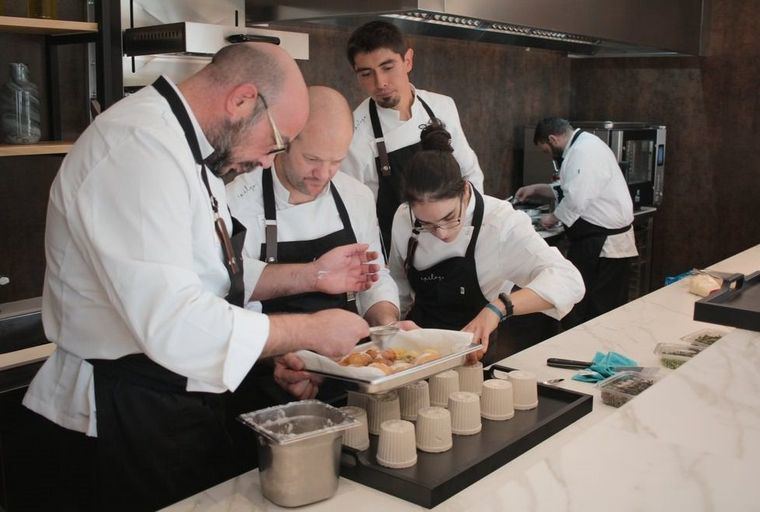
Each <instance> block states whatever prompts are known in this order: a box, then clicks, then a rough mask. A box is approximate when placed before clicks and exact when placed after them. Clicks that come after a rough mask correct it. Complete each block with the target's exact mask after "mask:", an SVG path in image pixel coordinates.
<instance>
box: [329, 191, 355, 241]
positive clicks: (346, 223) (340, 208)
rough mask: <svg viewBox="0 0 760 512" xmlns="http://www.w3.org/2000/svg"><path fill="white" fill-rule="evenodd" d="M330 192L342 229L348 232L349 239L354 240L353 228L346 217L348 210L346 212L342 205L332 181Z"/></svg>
mask: <svg viewBox="0 0 760 512" xmlns="http://www.w3.org/2000/svg"><path fill="white" fill-rule="evenodd" d="M330 192H331V193H332V196H333V201H335V207H336V208H337V209H338V216H340V220H341V222H342V223H343V229H345V230H346V231H348V232H349V233H350V234H351V237H353V238H356V234H355V233H354V228H353V226H352V225H351V218H350V217H349V216H348V210H346V205H345V204H344V203H343V199H341V197H340V194H339V193H338V189H337V188H336V187H335V185H334V184H333V182H332V181H330Z"/></svg>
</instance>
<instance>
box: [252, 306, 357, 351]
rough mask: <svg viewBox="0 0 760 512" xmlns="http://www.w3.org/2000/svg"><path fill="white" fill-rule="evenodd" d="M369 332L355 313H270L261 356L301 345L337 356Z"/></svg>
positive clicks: (327, 311)
mask: <svg viewBox="0 0 760 512" xmlns="http://www.w3.org/2000/svg"><path fill="white" fill-rule="evenodd" d="M367 336H369V325H368V324H367V322H366V321H365V320H364V319H363V318H362V317H360V316H359V315H357V314H355V313H351V312H349V311H346V310H343V309H325V310H323V311H318V312H316V313H312V314H295V315H288V314H283V315H270V316H269V337H268V338H267V343H266V345H265V346H264V350H263V351H262V353H261V357H262V358H263V357H272V356H277V355H282V354H287V353H288V352H295V351H297V350H301V349H305V350H312V351H314V352H317V353H319V354H322V355H323V356H327V357H341V356H344V355H346V354H348V353H349V352H351V349H353V348H354V346H355V345H356V343H357V342H358V341H359V340H360V339H362V338H366V337H367Z"/></svg>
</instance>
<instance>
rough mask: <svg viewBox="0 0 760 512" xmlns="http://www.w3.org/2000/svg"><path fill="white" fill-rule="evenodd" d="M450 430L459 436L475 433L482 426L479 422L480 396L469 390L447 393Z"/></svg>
mask: <svg viewBox="0 0 760 512" xmlns="http://www.w3.org/2000/svg"><path fill="white" fill-rule="evenodd" d="M449 411H450V412H451V432H452V433H454V434H457V435H460V436H471V435H473V434H477V433H478V432H480V430H481V429H482V428H483V424H482V423H481V422H480V397H478V395H476V394H475V393H470V392H469V391H454V392H453V393H451V394H450V395H449Z"/></svg>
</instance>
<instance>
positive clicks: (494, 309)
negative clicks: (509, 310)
mask: <svg viewBox="0 0 760 512" xmlns="http://www.w3.org/2000/svg"><path fill="white" fill-rule="evenodd" d="M486 307H487V308H488V309H489V310H490V311H491V312H492V313H493V314H494V315H496V316H497V317H498V318H499V323H502V322H503V321H504V320H506V319H507V317H506V316H505V315H504V313H502V312H501V311H500V310H499V308H497V307H496V306H494V305H493V304H491V303H490V302H489V303H488V304H486Z"/></svg>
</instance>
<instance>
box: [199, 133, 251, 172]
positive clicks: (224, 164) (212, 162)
mask: <svg viewBox="0 0 760 512" xmlns="http://www.w3.org/2000/svg"><path fill="white" fill-rule="evenodd" d="M253 123H254V120H253V119H241V120H239V121H234V122H233V121H230V120H227V119H225V120H224V121H223V122H222V123H221V126H217V127H216V128H215V129H213V130H211V131H210V133H209V134H208V141H209V143H210V144H211V146H212V147H213V148H214V153H212V154H211V156H209V157H208V158H207V159H206V166H207V167H208V168H209V170H210V171H211V172H212V173H214V175H215V176H217V177H222V176H224V175H226V174H227V173H229V172H230V171H232V170H233V169H234V171H235V174H242V173H244V172H248V171H251V170H253V169H254V168H256V166H258V165H259V162H236V163H234V166H233V162H232V154H233V151H234V150H235V148H237V147H238V146H240V145H241V140H242V139H243V134H244V133H245V132H246V131H247V130H248V128H250V127H251V125H252V124H253Z"/></svg>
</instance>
